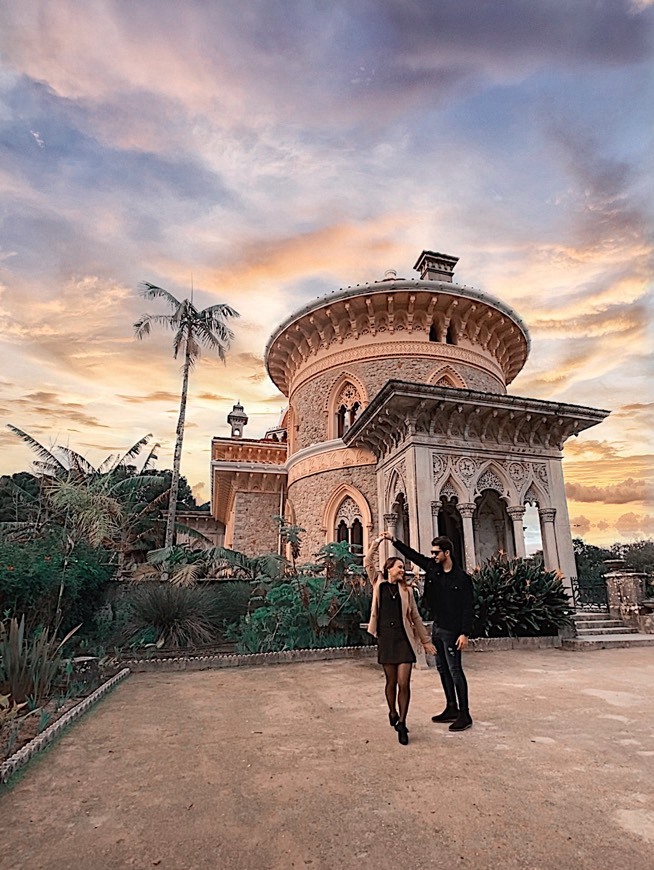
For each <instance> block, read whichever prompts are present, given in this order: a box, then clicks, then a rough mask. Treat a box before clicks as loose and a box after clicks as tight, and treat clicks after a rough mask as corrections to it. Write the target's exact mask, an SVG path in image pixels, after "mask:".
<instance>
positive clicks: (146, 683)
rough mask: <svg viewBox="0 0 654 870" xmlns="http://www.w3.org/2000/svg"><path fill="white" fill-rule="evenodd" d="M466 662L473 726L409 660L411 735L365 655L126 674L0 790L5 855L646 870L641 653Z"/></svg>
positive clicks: (648, 786) (155, 862) (530, 655)
mask: <svg viewBox="0 0 654 870" xmlns="http://www.w3.org/2000/svg"><path fill="white" fill-rule="evenodd" d="M466 662H467V671H468V676H469V682H470V687H471V698H472V701H473V704H472V712H473V715H474V717H475V725H474V727H473V729H471V730H470V731H467V732H465V733H463V734H458V735H457V734H450V733H449V732H448V731H447V728H446V727H445V726H436V725H433V724H432V723H431V722H430V721H429V717H430V716H431V715H432V714H433V713H434V712H435V711H437V710H439V709H440V707H441V696H440V693H439V691H437V686H436V680H437V678H436V675H435V674H434V672H433V671H428V670H418V671H417V672H416V673H415V675H414V681H413V701H412V710H411V716H410V721H409V726H410V729H411V734H410V736H411V743H410V745H409V746H408V747H402V746H400V745H399V744H398V742H397V738H396V735H395V732H394V731H392V730H391V729H390V728H389V726H388V719H387V716H386V711H385V709H384V703H383V678H382V676H381V674H380V671H379V668H378V666H376V665H375V664H374V663H373V662H368V661H360V662H358V661H357V662H353V661H333V662H321V663H311V664H297V665H279V666H272V667H267V668H266V667H261V668H251V669H236V670H229V671H225V670H223V671H206V672H199V673H198V672H195V673H180V674H176V673H173V674H157V675H154V674H152V675H151V674H138V675H134V676H132V677H130V678H129V679H128V680H127V681H126V682H125V683H123V684H122V685H121V686H119V687H118V688H117V689H116V690H115V692H114V693H113V694H111V695H110V696H109V697H108V698H107V699H105V700H104V701H102V702H101V703H100V705H99V706H98V707H97V708H95V710H93V711H92V712H91V713H90V714H89V715H88V717H87V718H85V719H84V720H82V721H80V722H79V723H78V724H77V725H75V726H74V727H73V728H72V729H71V730H70V731H68V732H67V733H66V734H65V735H64V737H63V738H62V739H61V740H60V741H59V742H58V743H57V744H56V745H55V746H54V747H53V748H52V749H51V750H50V751H49V752H48V753H47V754H46V755H45V756H43V757H42V758H40V759H38V760H37V761H36V762H33V763H32V764H31V765H30V766H29V767H28V768H27V770H26V771H25V773H24V774H23V775H22V776H21V777H20V779H19V780H18V781H17V782H16V783H15V784H14V785H13V786H11V787H9V788H8V789H7V788H5V789H4V790H3V792H2V793H0V826H1V828H2V831H3V834H2V861H1V862H0V863H2V866H3V867H5V866H6V867H7V868H12V870H27V868H29V870H37V868H44V870H45V868H48V870H69V868H71V867H75V868H81V870H87V868H88V870H114V868H115V870H118V868H128V867H136V868H152V867H160V868H162V870H163V868H165V870H196V868H197V870H205V868H206V870H267V868H279V870H288V868H311V870H328V868H329V870H349V868H357V870H367V868H371V870H372V868H375V870H379V868H382V870H385V868H395V867H398V868H410V870H421V868H425V870H431V868H441V867H442V868H452V867H471V868H475V870H485V868H489V870H490V868H498V867H501V868H503V870H518V868H519V870H550V868H551V870H554V868H556V870H561V868H563V870H567V868H575V870H604V868H606V870H608V868H611V870H627V868H628V870H645V868H650V867H651V866H652V854H654V692H652V686H653V685H654V651H653V650H651V649H646V648H643V649H617V650H603V651H601V652H598V653H597V654H595V655H588V656H586V655H579V654H574V653H567V652H563V651H561V650H535V651H533V652H532V651H522V650H520V651H518V650H516V651H510V652H493V653H475V654H474V655H468V656H467V657H466Z"/></svg>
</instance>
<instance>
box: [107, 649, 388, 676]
mask: <svg viewBox="0 0 654 870" xmlns="http://www.w3.org/2000/svg"><path fill="white" fill-rule="evenodd" d="M373 655H377V647H376V646H336V647H326V648H325V649H289V650H281V651H280V652H267V653H247V654H238V653H235V654H231V655H225V654H223V655H214V656H178V657H175V658H165V659H164V658H162V659H129V660H128V661H126V662H124V664H125V666H126V667H128V668H129V669H130V671H132V672H133V673H139V672H147V671H203V670H208V669H210V668H239V667H247V666H248V665H282V664H288V663H289V662H317V661H318V662H319V661H328V660H330V659H358V658H369V657H370V656H373Z"/></svg>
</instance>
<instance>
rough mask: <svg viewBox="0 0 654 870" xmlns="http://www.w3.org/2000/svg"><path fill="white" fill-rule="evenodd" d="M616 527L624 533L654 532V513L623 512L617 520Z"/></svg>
mask: <svg viewBox="0 0 654 870" xmlns="http://www.w3.org/2000/svg"><path fill="white" fill-rule="evenodd" d="M615 527H616V529H618V530H619V531H620V532H622V533H623V534H634V533H641V532H644V533H646V534H652V533H654V515H652V514H636V513H632V512H630V513H626V514H622V515H621V516H619V517H618V519H617V520H616V521H615Z"/></svg>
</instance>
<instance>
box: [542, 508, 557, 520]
mask: <svg viewBox="0 0 654 870" xmlns="http://www.w3.org/2000/svg"><path fill="white" fill-rule="evenodd" d="M538 516H539V517H540V518H541V520H542V521H543V522H544V523H553V522H554V518H555V517H556V508H539V509H538Z"/></svg>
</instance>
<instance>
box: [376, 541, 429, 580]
mask: <svg viewBox="0 0 654 870" xmlns="http://www.w3.org/2000/svg"><path fill="white" fill-rule="evenodd" d="M384 537H385V538H386V539H387V540H389V541H390V542H391V543H392V544H393V546H394V547H395V549H396V550H399V551H400V553H402V555H403V556H406V557H407V559H411V561H412V562H414V563H415V564H416V565H417V566H418V567H419V568H422V570H423V571H426V570H427V569H428V568H429V566H430V565H431V564H432V559H431V557H430V556H423V555H422V553H419V552H418V551H417V550H414V549H413V547H409V545H408V544H405V543H404V542H403V541H398V540H397V539H396V538H394V537H393V536H392V535H391V534H390V532H384Z"/></svg>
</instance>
